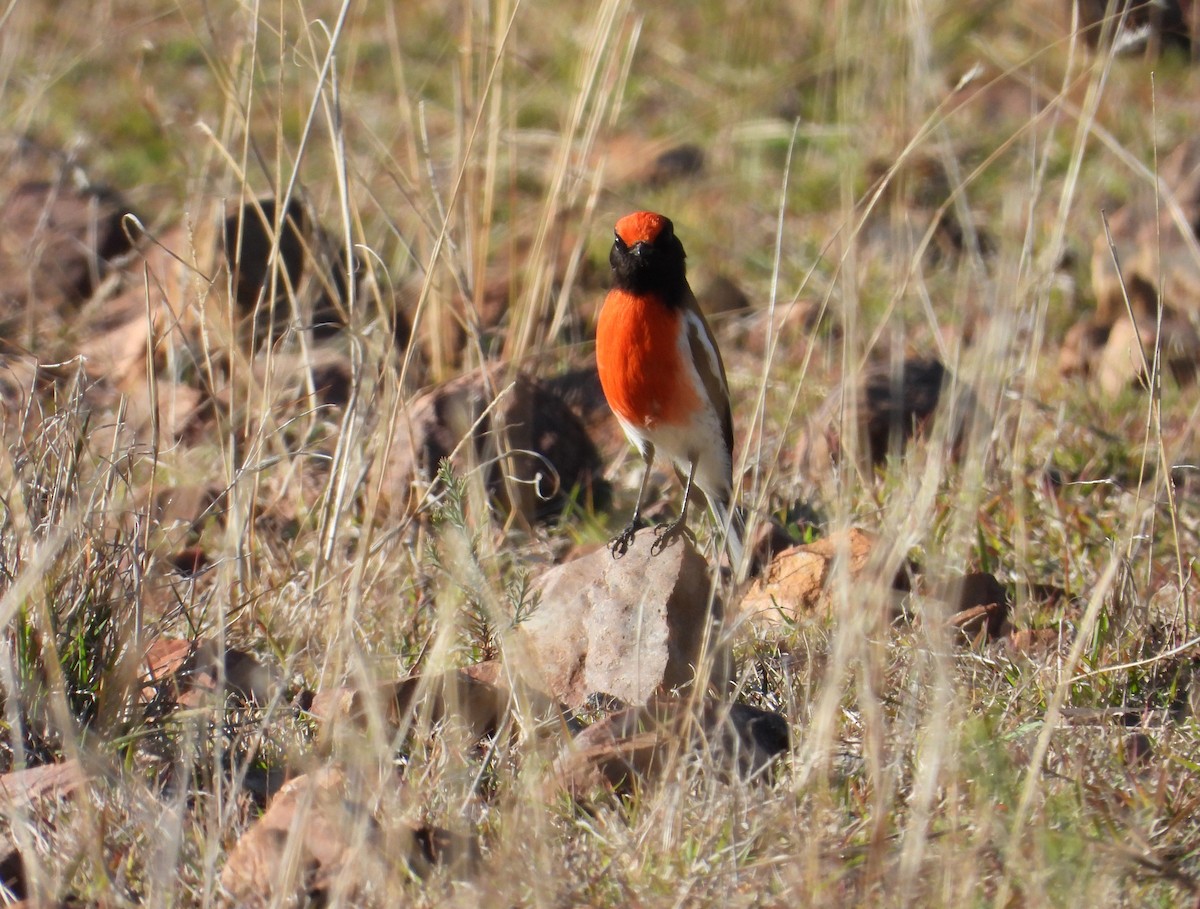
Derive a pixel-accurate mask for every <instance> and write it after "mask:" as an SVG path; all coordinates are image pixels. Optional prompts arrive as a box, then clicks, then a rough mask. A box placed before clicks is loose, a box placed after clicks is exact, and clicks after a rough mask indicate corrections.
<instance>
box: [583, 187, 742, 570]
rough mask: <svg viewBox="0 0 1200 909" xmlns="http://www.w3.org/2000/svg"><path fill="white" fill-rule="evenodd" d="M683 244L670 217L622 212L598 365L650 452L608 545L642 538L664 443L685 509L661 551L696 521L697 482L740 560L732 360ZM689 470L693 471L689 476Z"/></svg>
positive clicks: (661, 541) (617, 408) (733, 559)
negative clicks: (625, 521) (692, 504)
mask: <svg viewBox="0 0 1200 909" xmlns="http://www.w3.org/2000/svg"><path fill="white" fill-rule="evenodd" d="M685 258H686V256H685V254H684V251H683V244H681V243H680V242H679V239H678V238H677V237H676V236H675V228H674V225H672V224H671V221H670V219H669V218H666V217H664V216H662V215H658V214H654V213H653V212H648V211H639V212H634V213H633V214H631V215H626V216H625V217H624V218H622V219H621V220H620V221H618V222H617V229H616V239H615V240H614V241H613V247H612V252H611V253H610V254H609V257H608V261H609V264H610V265H611V266H612V273H613V285H612V289H611V290H610V291H609V292H608V296H607V297H606V298H605V300H604V307H603V309H602V310H601V311H600V318H599V321H598V323H597V325H596V366H597V368H598V370H599V373H600V385H601V387H603V389H604V396H605V398H607V399H608V404H609V406H610V407H611V408H612V410H613V413H614V414H615V415H616V417H617V421H618V422H619V423H620V424H621V428H622V429H624V430H625V435H626V436H627V437H628V439H629V441H630V443H631V444H632V445H633V446H634V447H635V448H637V450H638V451H639V452H640V453H641V455H642V459H643V460H644V461H645V462H646V472H645V474H644V475H643V476H642V484H641V486H640V488H639V489H638V497H637V503H636V504H635V505H634V508H633V517H632V519H631V520H630V522H629V525H628V526H627V527H626V528H625V529H624V530H623V531H621V533H619V534H617V536H615V537H613V539H612V540H611V541H610V543H609V548H610V549H611V550H612V553H613V555H614V556H621V555H624V554H625V553H626V552H627V551H628V550H629V546H630V544H631V543H632V542H633V537H634V533H635V531H636V530H637V526H638V523H639V521H640V517H641V510H642V499H643V497H644V496H645V494H646V483H647V480H648V478H649V476H650V467H651V465H652V464H653V462H654V454H655V452H659V453H661V454H665V455H666V456H667V457H668V458H670V459H671V462H672V463H673V464H674V466H675V469H676V471H677V473H678V475H679V478H680V480H681V481H682V482H683V484H684V488H683V508H682V509H681V511H680V513H679V518H678V520H676V521H673V522H672V523H670V524H666V525H663V526H661V527H659V528H658V529H657V531H656V533H657V537H658V538H657V539H656V540H655V542H654V547H653V549H652V550H651V551H652V552H658V551H661V549H662V548H663V547H664V546H665V545H666V542H667V540H668V539H669V538H670V537H672V536H674V535H676V534H678V533H680V532H681V531H682V530H684V528H685V527H686V526H687V524H686V520H687V508H688V499H689V498H690V496H691V494H692V487H693V486H695V487H697V488H698V489H699V490H700V492H701V493H703V495H704V498H705V500H706V501H707V502H708V507H709V509H710V510H711V511H712V514H713V517H714V518H715V519H716V522H717V526H718V528H719V530H720V532H721V533H723V534H725V541H726V550H727V552H728V553H729V560H730V564H731V566H732V567H733V569H734V570H735V571H737V570H738V569H739V565H740V563H741V556H742V532H743V527H742V522H741V518H740V515H739V514H738V511H737V509H736V508H734V503H733V416H732V413H731V411H730V404H729V384H728V382H727V381H726V379H725V365H724V364H723V363H722V362H721V353H720V351H718V350H717V342H716V340H714V338H713V334H712V330H711V329H710V328H709V327H708V323H707V322H706V321H705V319H704V315H703V314H702V313H701V312H700V307H699V305H698V304H697V303H696V296H695V294H693V293H692V289H691V287H689V286H688V281H687V274H686V267H685V264H684V259H685ZM685 478H686V479H685Z"/></svg>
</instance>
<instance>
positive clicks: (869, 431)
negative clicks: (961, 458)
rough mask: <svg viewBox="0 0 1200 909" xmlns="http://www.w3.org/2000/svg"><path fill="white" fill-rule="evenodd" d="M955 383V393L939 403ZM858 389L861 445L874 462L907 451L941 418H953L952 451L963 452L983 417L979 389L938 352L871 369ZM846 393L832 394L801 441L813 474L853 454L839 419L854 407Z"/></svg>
mask: <svg viewBox="0 0 1200 909" xmlns="http://www.w3.org/2000/svg"><path fill="white" fill-rule="evenodd" d="M951 387H954V391H955V393H954V395H953V397H952V398H951V399H950V400H949V402H948V404H946V405H942V406H939V405H941V404H942V399H943V397H944V396H946V395H945V392H946V391H947V390H948V389H949V388H951ZM853 393H854V395H855V398H856V400H855V405H854V407H853V413H854V414H855V415H856V416H857V420H858V424H859V425H858V430H859V431H858V439H859V445H858V447H857V451H858V453H859V454H860V456H862V459H863V460H864V461H866V462H868V463H870V464H874V465H878V464H882V463H884V462H885V461H886V460H887V458H888V456H889V455H900V454H902V453H903V452H904V449H905V447H906V446H907V445H908V443H909V441H910V440H912V439H913V438H919V437H923V436H926V435H928V434H929V433H930V432H931V431H932V429H933V426H934V423H935V420H949V433H948V437H949V440H950V443H951V453H952V454H954V455H958V454H959V453H960V452H961V451H962V449H963V447H964V446H965V444H966V442H967V440H968V439H969V437H970V434H971V432H972V431H973V430H975V429H976V428H977V427H978V426H979V425H980V424H981V421H982V419H983V412H982V410H981V409H980V407H979V404H978V401H977V400H976V397H975V393H974V391H973V390H972V389H971V388H970V387H969V386H967V385H966V384H965V383H962V382H960V381H957V380H956V379H955V378H954V376H953V375H952V374H951V373H950V372H949V370H947V369H946V367H945V366H943V365H942V363H941V361H939V360H936V359H933V358H928V359H920V358H912V359H908V360H905V361H904V362H903V363H901V364H898V365H897V366H896V367H895V368H891V367H876V368H874V369H870V370H868V371H867V372H866V374H865V375H864V376H863V378H862V380H861V382H859V383H858V385H857V387H856V388H855V389H854V391H853ZM845 394H846V389H845V388H844V387H843V388H840V389H838V390H837V391H836V392H835V393H834V394H832V395H830V397H829V400H828V401H827V402H826V404H825V405H824V406H823V407H822V408H821V409H820V411H819V412H818V413H817V415H816V416H815V417H814V418H813V420H812V421H811V422H810V424H809V426H808V428H807V430H806V432H805V434H804V436H803V438H802V439H801V442H800V444H799V445H798V447H797V458H798V461H799V463H800V464H801V466H802V468H803V469H805V470H807V471H808V472H809V473H810V475H816V476H820V475H824V474H825V473H826V472H828V468H829V465H830V463H831V462H833V463H837V462H840V461H841V460H842V459H843V458H844V457H845V456H846V455H847V454H848V452H847V451H846V450H845V445H844V435H843V430H842V428H841V427H839V426H838V425H837V421H838V419H839V418H840V415H841V414H842V413H843V411H844V410H846V411H849V410H850V408H844V407H843V398H844V396H845Z"/></svg>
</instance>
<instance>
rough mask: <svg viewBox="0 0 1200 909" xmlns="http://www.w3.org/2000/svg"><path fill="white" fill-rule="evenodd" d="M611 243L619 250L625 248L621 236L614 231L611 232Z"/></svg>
mask: <svg viewBox="0 0 1200 909" xmlns="http://www.w3.org/2000/svg"><path fill="white" fill-rule="evenodd" d="M613 243H615V244H616V245H617V246H618V247H619V248H621V249H624V248H625V246H626V244H625V241H624V240H622V239H621V235H620V234H619V233H618V232H617V231H615V230H614V231H613Z"/></svg>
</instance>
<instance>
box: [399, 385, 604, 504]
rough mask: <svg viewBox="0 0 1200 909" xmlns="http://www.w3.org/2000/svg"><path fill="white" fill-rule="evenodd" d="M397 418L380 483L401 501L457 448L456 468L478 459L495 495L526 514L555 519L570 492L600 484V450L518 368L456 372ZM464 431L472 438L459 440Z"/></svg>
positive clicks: (565, 411) (585, 494)
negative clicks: (508, 371)
mask: <svg viewBox="0 0 1200 909" xmlns="http://www.w3.org/2000/svg"><path fill="white" fill-rule="evenodd" d="M498 398H499V400H497V399H498ZM493 403H494V404H495V406H494V407H491V405H493ZM489 407H491V410H490V411H489V410H488V408H489ZM485 411H488V412H487V415H486V416H485ZM398 424H399V425H398V426H397V429H396V436H395V439H394V442H393V445H392V452H391V460H390V462H389V463H388V464H387V465H385V466H383V468H382V469H383V470H384V471H385V476H384V486H385V489H387V490H389V491H390V493H391V495H392V496H394V497H396V500H398V501H399V502H401V503H405V502H410V503H411V500H410V495H409V493H410V492H411V490H412V487H413V484H414V482H416V483H417V484H419V485H425V484H428V483H430V482H432V481H433V479H434V477H435V475H436V472H437V469H438V464H439V462H440V461H441V460H442V459H443V458H447V457H450V455H451V453H453V452H455V451H456V449H459V451H458V454H457V455H456V456H455V459H454V463H455V467H456V469H457V470H458V471H459V472H460V473H462V472H464V471H466V470H468V469H470V468H471V467H472V466H473V465H481V466H480V469H481V470H483V471H484V475H485V477H486V483H487V488H488V491H489V492H490V493H491V494H492V496H493V497H494V499H495V501H496V502H497V503H498V504H499V505H501V507H505V508H508V509H511V510H515V511H517V512H519V513H520V514H521V515H523V516H524V517H525V518H526V519H527V520H531V521H532V520H542V521H545V520H551V519H553V518H556V517H557V516H558V515H559V514H561V512H562V509H563V508H564V507H565V505H566V503H567V501H568V499H569V497H570V496H571V495H573V494H575V493H577V492H578V493H580V494H581V495H582V496H583V497H584V498H585V500H586V498H587V497H588V496H589V495H592V494H593V492H594V490H596V489H598V488H602V487H601V485H600V484H599V480H598V478H599V476H600V473H601V464H600V455H599V453H598V452H597V451H596V447H595V445H593V444H592V440H591V439H590V438H589V437H588V434H587V431H586V430H585V429H584V427H583V425H582V424H581V423H580V422H579V419H578V418H577V417H576V416H575V415H574V414H573V413H572V412H571V410H570V409H569V408H568V407H567V406H566V404H564V403H563V401H562V399H561V398H559V397H558V396H557V395H556V394H554V393H553V392H551V391H550V390H549V389H547V388H546V387H545V386H543V385H542V384H541V383H539V382H537V381H536V380H535V379H533V378H531V377H530V376H527V375H525V374H523V373H516V374H515V375H513V376H511V377H510V376H509V375H508V374H506V373H505V371H504V370H502V369H500V368H499V367H493V368H488V369H481V370H476V371H474V372H471V373H468V374H467V375H464V376H460V377H459V378H457V379H453V380H451V381H449V382H446V383H444V384H443V385H441V386H439V387H437V388H435V389H433V390H432V391H430V392H427V393H425V394H423V395H421V396H420V397H418V398H417V399H416V400H414V401H413V402H412V404H411V405H410V406H409V407H407V408H406V409H405V411H404V414H403V415H402V418H401V419H400V420H399V421H398ZM468 436H470V438H471V443H472V444H469V445H464V446H460V442H461V441H462V440H463V439H464V438H467V437H468Z"/></svg>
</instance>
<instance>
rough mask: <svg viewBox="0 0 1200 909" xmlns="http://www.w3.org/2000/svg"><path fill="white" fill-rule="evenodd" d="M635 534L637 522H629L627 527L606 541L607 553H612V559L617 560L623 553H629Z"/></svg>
mask: <svg viewBox="0 0 1200 909" xmlns="http://www.w3.org/2000/svg"><path fill="white" fill-rule="evenodd" d="M636 533H637V522H636V521H631V522H630V523H629V526H628V527H626V528H625V529H624V530H622V531H621V532H620V533H619V534H617V535H616V536H615V537H613V538H612V539H611V540H609V541H608V551H609V552H611V553H612V557H613V558H614V559H619V558H621V556H623V555H625V553H627V552H629V547H630V545H631V544H632V543H633V537H634V535H635V534H636Z"/></svg>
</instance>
